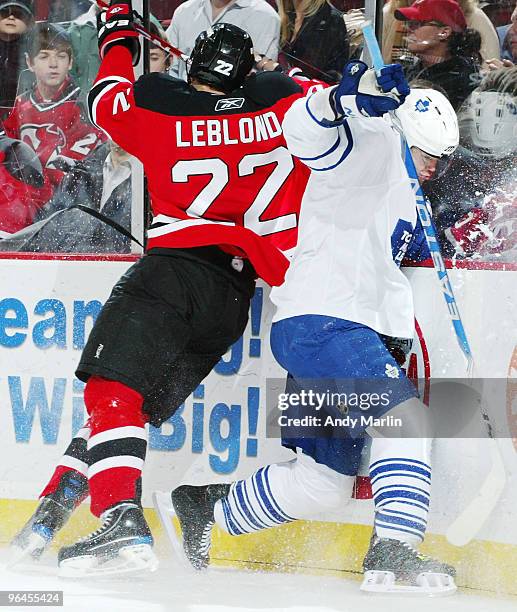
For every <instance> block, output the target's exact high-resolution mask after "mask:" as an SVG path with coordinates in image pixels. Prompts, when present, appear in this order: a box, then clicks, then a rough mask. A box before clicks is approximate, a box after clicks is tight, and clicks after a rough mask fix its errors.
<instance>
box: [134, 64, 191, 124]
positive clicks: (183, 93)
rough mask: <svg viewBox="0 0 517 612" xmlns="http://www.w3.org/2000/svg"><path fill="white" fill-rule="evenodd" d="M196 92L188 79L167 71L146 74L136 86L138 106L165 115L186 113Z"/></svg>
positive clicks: (135, 92) (135, 93)
mask: <svg viewBox="0 0 517 612" xmlns="http://www.w3.org/2000/svg"><path fill="white" fill-rule="evenodd" d="M195 93H196V92H195V89H194V88H193V87H191V86H190V85H189V84H188V83H187V82H186V81H183V80H180V79H176V78H175V77H172V76H170V75H169V74H167V73H165V72H151V73H149V74H144V75H143V76H141V77H140V78H139V79H138V80H137V81H136V83H135V86H134V95H135V102H136V104H137V106H139V107H140V108H145V109H146V110H150V111H153V112H156V113H162V114H164V115H182V114H184V111H185V110H186V109H188V107H189V105H191V104H192V100H193V97H194V95H195ZM187 114H191V113H187Z"/></svg>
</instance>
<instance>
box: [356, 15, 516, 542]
mask: <svg viewBox="0 0 517 612" xmlns="http://www.w3.org/2000/svg"><path fill="white" fill-rule="evenodd" d="M362 30H363V35H364V40H365V43H366V46H367V48H368V51H369V53H370V57H371V58H372V63H373V67H374V69H375V70H376V71H379V70H380V69H381V68H383V67H384V66H385V64H384V60H383V57H382V53H381V50H380V47H379V43H378V41H377V38H376V36H375V33H374V31H373V28H372V26H371V24H370V23H369V22H367V23H365V24H363V26H362ZM395 127H396V123H395ZM401 136H402V137H403V134H401ZM405 163H406V168H407V172H408V176H409V180H410V181H411V184H412V186H413V189H414V191H415V198H416V204H417V212H418V217H419V219H420V222H421V224H422V227H423V230H424V235H425V239H426V242H427V246H428V248H429V252H430V253H431V258H432V260H433V264H434V268H435V270H436V273H437V275H438V280H439V283H440V286H441V288H442V293H443V296H444V299H445V303H446V305H447V310H448V312H449V316H450V318H451V322H452V326H453V328H454V333H455V335H456V339H457V341H458V344H459V346H460V349H461V350H462V352H463V354H464V355H465V358H466V360H467V371H468V373H469V375H470V376H471V375H472V371H473V367H474V361H473V358H472V351H471V350H470V345H469V342H468V339H467V334H466V333H465V328H464V327H463V322H462V320H461V317H460V313H459V309H458V305H457V303H456V298H455V296H454V292H453V290H452V285H451V283H450V280H449V275H448V273H447V268H446V266H445V262H444V261H443V257H442V254H441V251H440V246H439V243H438V239H437V237H436V229H435V227H434V223H433V220H432V217H431V206H430V203H429V202H428V200H427V198H426V196H425V194H424V192H423V190H422V187H421V185H420V182H419V180H418V174H417V171H416V167H415V163H414V161H413V157H412V155H411V150H410V149H409V146H408V145H407V143H405ZM481 415H482V417H483V420H484V422H485V424H486V426H487V431H488V437H489V439H490V440H491V445H490V454H491V461H492V463H491V468H490V472H489V474H488V476H487V478H486V480H485V482H484V483H483V484H482V486H481V488H480V489H479V491H478V493H477V495H476V497H475V498H474V499H473V500H472V501H471V502H470V504H469V505H468V506H467V507H466V508H465V510H464V511H463V512H462V513H461V514H460V515H459V516H458V517H457V518H456V519H455V520H454V521H453V523H452V524H451V525H450V526H449V528H448V529H447V533H446V537H447V540H448V541H449V542H450V543H451V544H453V545H455V546H464V545H465V544H468V542H470V541H471V540H472V539H473V538H474V536H475V535H476V534H477V533H478V531H479V530H480V529H481V527H482V526H483V524H484V523H485V521H486V520H487V519H488V517H489V515H490V514H491V513H492V511H493V509H494V507H495V505H496V504H497V500H498V499H499V496H500V495H501V493H502V491H503V489H504V486H505V483H506V474H505V469H504V462H503V459H502V457H501V453H500V451H499V448H498V445H497V440H495V438H494V431H493V429H492V425H491V423H490V419H489V416H488V414H487V413H486V411H485V410H484V409H483V408H482V407H481Z"/></svg>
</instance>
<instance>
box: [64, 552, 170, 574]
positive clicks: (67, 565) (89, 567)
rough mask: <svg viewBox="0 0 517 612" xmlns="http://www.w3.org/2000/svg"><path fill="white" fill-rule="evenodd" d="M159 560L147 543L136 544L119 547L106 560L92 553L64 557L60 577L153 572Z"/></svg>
mask: <svg viewBox="0 0 517 612" xmlns="http://www.w3.org/2000/svg"><path fill="white" fill-rule="evenodd" d="M158 565H159V561H158V558H157V557H156V555H155V554H154V551H153V549H152V547H151V546H149V544H136V545H134V546H125V547H124V548H121V549H120V550H119V552H118V555H117V556H116V557H114V558H112V559H108V560H106V561H103V560H99V559H98V558H97V557H95V556H94V555H88V556H84V557H76V558H74V559H66V560H65V561H62V562H61V563H60V564H59V570H58V576H59V577H60V578H85V577H89V576H95V577H103V576H117V575H119V576H121V575H127V574H133V573H138V574H141V573H142V572H143V571H149V572H154V571H156V570H157V569H158Z"/></svg>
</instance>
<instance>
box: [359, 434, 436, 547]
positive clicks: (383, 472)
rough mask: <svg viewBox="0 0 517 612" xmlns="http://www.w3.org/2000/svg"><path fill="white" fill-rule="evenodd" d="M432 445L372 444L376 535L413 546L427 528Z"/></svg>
mask: <svg viewBox="0 0 517 612" xmlns="http://www.w3.org/2000/svg"><path fill="white" fill-rule="evenodd" d="M430 456H431V441H430V440H426V439H414V438H409V439H403V438H397V439H386V438H375V439H374V440H373V441H372V452H371V456H370V480H371V484H372V492H373V499H374V502H375V532H376V534H377V536H378V537H380V538H392V539H395V540H400V541H403V542H408V543H409V544H411V545H413V546H416V545H418V544H420V543H421V542H422V540H423V539H424V536H425V530H426V527H427V517H428V514H429V501H430V496H431V457H430Z"/></svg>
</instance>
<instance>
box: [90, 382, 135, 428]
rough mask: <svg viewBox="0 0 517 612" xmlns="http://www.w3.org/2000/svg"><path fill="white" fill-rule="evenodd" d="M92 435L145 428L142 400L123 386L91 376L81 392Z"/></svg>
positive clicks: (131, 390)
mask: <svg viewBox="0 0 517 612" xmlns="http://www.w3.org/2000/svg"><path fill="white" fill-rule="evenodd" d="M84 403H85V406H86V410H87V412H88V414H89V417H90V418H89V423H90V426H91V428H92V432H94V431H99V430H104V429H112V428H114V427H124V426H137V427H144V425H145V424H146V422H147V416H146V414H145V413H144V412H143V410H142V405H143V397H142V395H141V394H140V393H138V391H135V390H134V389H131V388H130V387H128V386H127V385H124V384H123V383H119V382H116V381H113V380H108V379H105V378H101V377H99V376H92V377H91V378H90V379H89V380H88V382H87V383H86V387H85V389H84Z"/></svg>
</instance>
